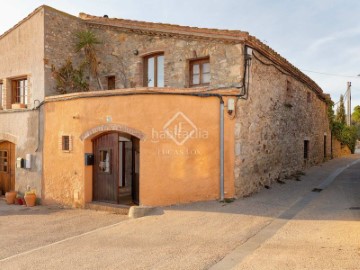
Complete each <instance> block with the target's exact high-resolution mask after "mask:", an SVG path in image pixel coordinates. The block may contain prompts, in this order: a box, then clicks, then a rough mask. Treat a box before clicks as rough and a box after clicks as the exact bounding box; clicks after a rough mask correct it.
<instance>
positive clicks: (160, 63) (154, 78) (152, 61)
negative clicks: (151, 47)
mask: <svg viewBox="0 0 360 270" xmlns="http://www.w3.org/2000/svg"><path fill="white" fill-rule="evenodd" d="M164 85H165V80H164V54H163V53H159V54H153V55H149V56H147V57H145V58H144V86H147V87H164Z"/></svg>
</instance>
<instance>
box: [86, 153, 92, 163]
mask: <svg viewBox="0 0 360 270" xmlns="http://www.w3.org/2000/svg"><path fill="white" fill-rule="evenodd" d="M92 165H94V154H89V153H85V166H92Z"/></svg>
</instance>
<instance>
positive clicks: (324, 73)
mask: <svg viewBox="0 0 360 270" xmlns="http://www.w3.org/2000/svg"><path fill="white" fill-rule="evenodd" d="M300 70H301V71H304V72H311V73H317V74H321V75H326V76H336V77H344V78H360V76H359V75H357V76H351V75H340V74H333V73H326V72H319V71H312V70H307V69H300Z"/></svg>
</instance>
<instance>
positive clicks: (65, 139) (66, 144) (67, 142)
mask: <svg viewBox="0 0 360 270" xmlns="http://www.w3.org/2000/svg"><path fill="white" fill-rule="evenodd" d="M60 149H61V150H62V151H63V152H70V151H72V139H71V136H69V135H63V136H61V140H60Z"/></svg>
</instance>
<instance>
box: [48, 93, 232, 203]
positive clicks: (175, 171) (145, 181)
mask: <svg viewBox="0 0 360 270" xmlns="http://www.w3.org/2000/svg"><path fill="white" fill-rule="evenodd" d="M105 92H107V91H105ZM102 93H104V92H102ZM82 95H83V96H84V94H82ZM225 102H226V101H225ZM219 107H220V105H219V99H218V98H217V97H211V98H199V97H193V96H175V95H174V96H165V95H136V96H114V97H97V98H81V99H73V100H68V101H55V102H48V103H46V104H45V115H46V118H45V139H44V167H43V169H44V185H43V189H44V198H43V199H44V201H45V203H61V204H67V205H73V206H83V205H84V204H85V203H86V202H90V201H91V200H92V195H91V194H92V169H91V167H85V166H84V153H86V152H91V151H92V143H91V138H88V139H85V140H83V141H82V140H81V139H80V136H81V135H82V134H83V133H84V132H86V131H88V130H90V129H92V128H94V127H98V126H103V125H122V126H123V127H128V128H132V129H136V130H138V131H140V132H142V133H143V134H144V135H145V138H144V139H143V140H141V141H140V204H141V205H149V206H150V205H151V206H154V205H170V204H177V203H186V202H192V201H202V200H214V199H218V198H219V170H220V169H219V158H220V154H219V152H220V151H219ZM179 112H180V113H182V114H183V115H185V116H186V117H187V118H188V119H189V120H190V121H191V122H192V123H193V124H194V125H195V126H196V128H197V130H198V134H200V135H199V136H197V138H190V139H189V140H187V141H186V142H185V143H184V144H182V145H177V144H176V143H175V142H174V141H173V140H172V139H171V138H158V137H157V134H158V133H160V132H162V131H163V128H164V126H165V125H166V123H168V121H169V120H171V119H172V118H173V117H174V116H175V115H176V114H177V113H179ZM180 117H182V116H180ZM107 119H108V120H109V119H111V121H110V122H107ZM178 119H182V120H181V121H184V118H178ZM176 121H179V120H175V122H176ZM185 121H186V120H185ZM234 122H235V121H234V120H230V118H229V117H227V116H226V113H225V138H226V139H225V192H226V193H225V196H226V197H233V195H234V175H233V171H234V164H233V162H234V132H233V130H234ZM62 134H67V135H71V136H72V138H73V151H72V152H70V153H63V152H62V151H61V150H59V146H58V145H59V143H58V141H59V138H60V136H61V135H62ZM205 134H208V135H207V136H206V135H205ZM188 152H189V153H190V154H188Z"/></svg>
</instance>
